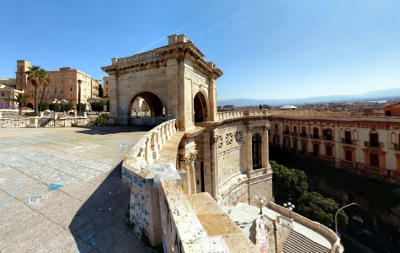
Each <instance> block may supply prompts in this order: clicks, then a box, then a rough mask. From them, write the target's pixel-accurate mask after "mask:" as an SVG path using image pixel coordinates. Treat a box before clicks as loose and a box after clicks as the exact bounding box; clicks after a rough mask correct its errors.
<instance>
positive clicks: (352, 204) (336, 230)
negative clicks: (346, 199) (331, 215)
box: [335, 202, 359, 237]
mask: <svg viewBox="0 0 400 253" xmlns="http://www.w3.org/2000/svg"><path fill="white" fill-rule="evenodd" d="M354 205H357V206H359V204H358V203H355V202H353V203H351V204H348V205H345V206H343V207H341V208H339V209H338V210H337V211H336V213H335V232H336V234H337V236H338V237H340V236H339V232H338V228H337V215H338V213H339V212H340V211H342V210H343V209H345V208H346V207H349V206H354Z"/></svg>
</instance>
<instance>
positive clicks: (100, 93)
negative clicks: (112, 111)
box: [99, 85, 104, 98]
mask: <svg viewBox="0 0 400 253" xmlns="http://www.w3.org/2000/svg"><path fill="white" fill-rule="evenodd" d="M103 93H104V92H103V86H101V85H100V86H99V97H101V98H102V97H103V95H104V94H103Z"/></svg>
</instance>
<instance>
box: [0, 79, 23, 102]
mask: <svg viewBox="0 0 400 253" xmlns="http://www.w3.org/2000/svg"><path fill="white" fill-rule="evenodd" d="M15 83H16V80H15V79H12V78H0V109H14V108H16V107H18V103H17V102H16V101H15V97H16V96H17V94H19V93H23V91H21V90H18V89H16V87H15V86H16V84H15Z"/></svg>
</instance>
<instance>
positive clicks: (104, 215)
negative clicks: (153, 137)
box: [0, 127, 154, 253]
mask: <svg viewBox="0 0 400 253" xmlns="http://www.w3.org/2000/svg"><path fill="white" fill-rule="evenodd" d="M146 130H147V129H143V128H138V127H97V128H52V129H49V128H32V129H29V128H13V129H4V128H3V129H0V252H1V253H6V252H153V251H154V250H153V249H151V248H149V247H146V246H145V245H144V244H143V243H142V242H141V239H140V238H138V237H137V236H136V235H135V234H134V233H133V232H132V231H131V230H130V229H129V228H128V226H127V225H126V221H127V218H126V216H125V214H126V212H127V211H128V203H129V188H128V186H127V185H125V184H122V183H121V177H120V170H119V167H120V162H121V161H122V159H123V157H124V156H125V155H126V154H127V152H128V151H129V149H130V148H131V147H132V146H133V145H134V144H135V142H136V141H137V140H138V139H139V138H140V137H141V136H142V135H143V134H144V133H145V132H146Z"/></svg>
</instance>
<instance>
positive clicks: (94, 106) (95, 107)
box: [90, 100, 105, 112]
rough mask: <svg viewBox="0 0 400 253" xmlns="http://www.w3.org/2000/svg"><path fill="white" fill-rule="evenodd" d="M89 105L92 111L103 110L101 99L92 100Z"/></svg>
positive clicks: (103, 104)
mask: <svg viewBox="0 0 400 253" xmlns="http://www.w3.org/2000/svg"><path fill="white" fill-rule="evenodd" d="M90 106H91V107H92V111H95V112H102V111H104V106H105V102H104V101H102V100H100V101H96V102H92V103H90Z"/></svg>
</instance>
